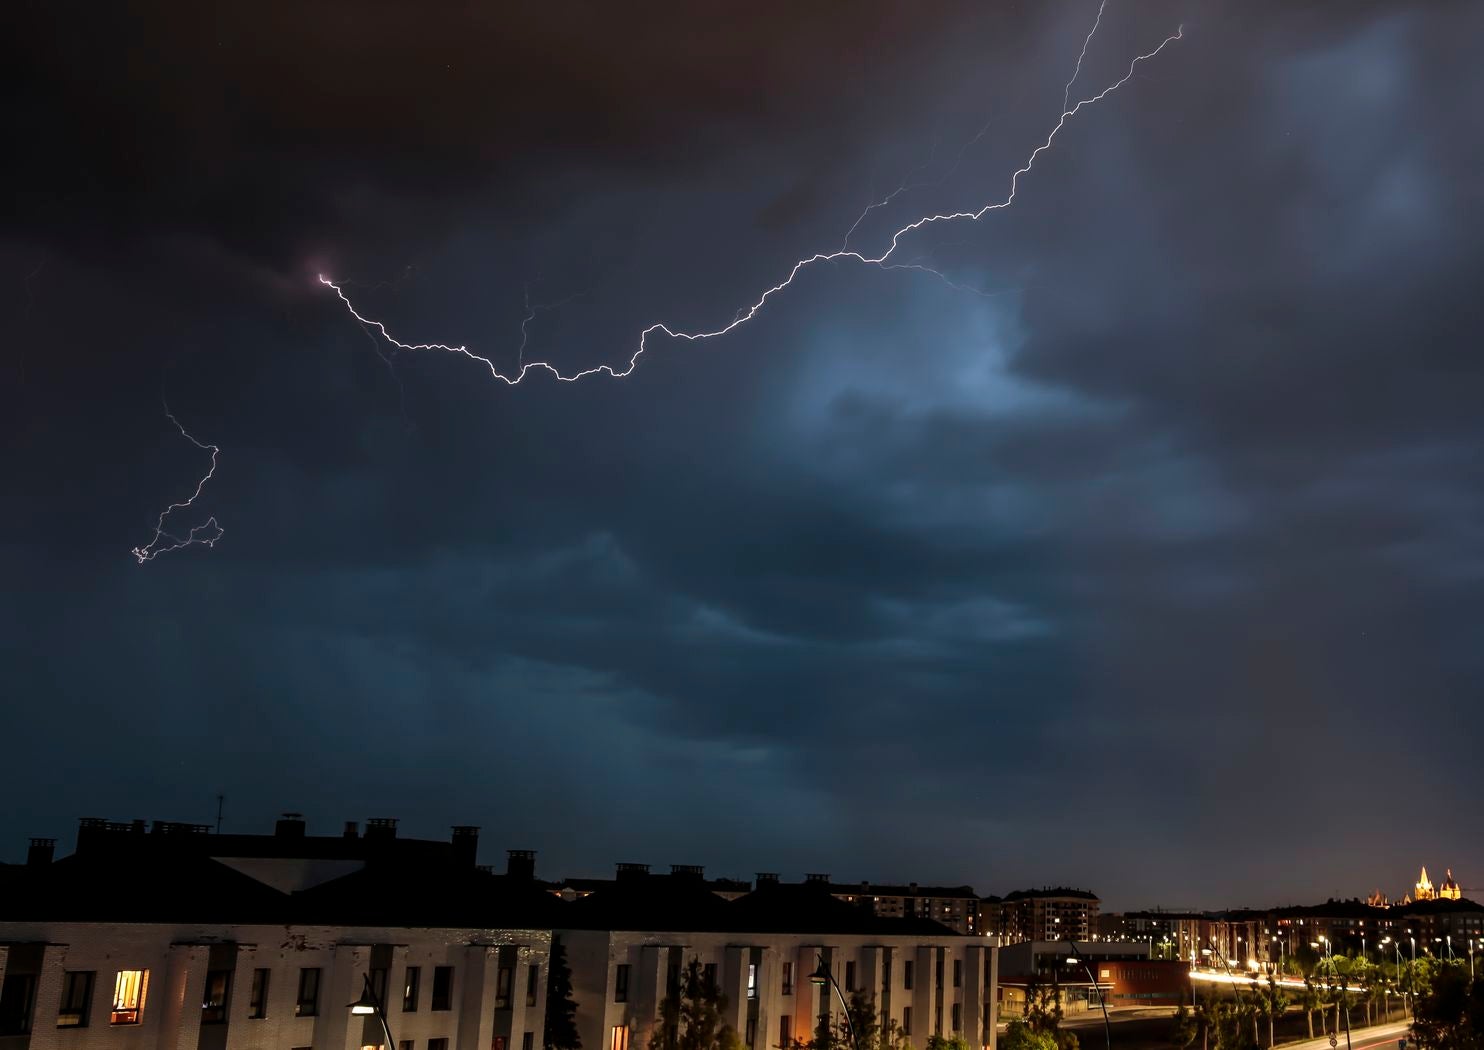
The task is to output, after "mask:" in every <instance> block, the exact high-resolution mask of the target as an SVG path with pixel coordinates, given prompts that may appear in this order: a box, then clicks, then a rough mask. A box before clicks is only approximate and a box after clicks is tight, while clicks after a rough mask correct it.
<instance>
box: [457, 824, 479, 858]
mask: <svg viewBox="0 0 1484 1050" xmlns="http://www.w3.org/2000/svg"><path fill="white" fill-rule="evenodd" d="M477 856H479V829H478V828H477V827H475V826H474V825H473V824H455V825H454V829H453V859H454V860H455V861H456V862H457V863H459V864H462V865H464V866H465V867H467V868H472V867H474V858H475V857H477Z"/></svg>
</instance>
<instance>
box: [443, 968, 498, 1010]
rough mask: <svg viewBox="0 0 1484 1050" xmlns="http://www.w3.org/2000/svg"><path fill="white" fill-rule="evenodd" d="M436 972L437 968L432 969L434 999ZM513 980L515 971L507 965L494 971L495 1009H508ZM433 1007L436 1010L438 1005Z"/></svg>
mask: <svg viewBox="0 0 1484 1050" xmlns="http://www.w3.org/2000/svg"><path fill="white" fill-rule="evenodd" d="M438 969H439V970H441V969H443V967H441V966H440V967H439V968H438ZM437 974H438V971H437V970H435V971H433V996H434V998H435V999H436V998H437V995H438V978H437ZM514 980H515V971H514V970H512V969H511V968H510V967H508V966H502V967H500V969H499V971H498V972H496V974H495V1009H496V1010H508V1009H510V985H511V982H513V981H514ZM433 1009H435V1010H436V1009H438V1007H436V1006H435V1007H433Z"/></svg>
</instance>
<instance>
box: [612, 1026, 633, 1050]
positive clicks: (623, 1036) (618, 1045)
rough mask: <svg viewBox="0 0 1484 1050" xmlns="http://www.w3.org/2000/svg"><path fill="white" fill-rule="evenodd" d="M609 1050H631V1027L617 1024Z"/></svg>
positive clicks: (614, 1027)
mask: <svg viewBox="0 0 1484 1050" xmlns="http://www.w3.org/2000/svg"><path fill="white" fill-rule="evenodd" d="M608 1050H629V1026H628V1025H626V1024H616V1025H614V1026H613V1033H612V1036H611V1037H610V1038H609V1040H608Z"/></svg>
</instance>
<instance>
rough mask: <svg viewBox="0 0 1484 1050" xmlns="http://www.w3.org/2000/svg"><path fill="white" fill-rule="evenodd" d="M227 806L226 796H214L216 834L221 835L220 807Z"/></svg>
mask: <svg viewBox="0 0 1484 1050" xmlns="http://www.w3.org/2000/svg"><path fill="white" fill-rule="evenodd" d="M226 804H227V796H226V795H223V794H218V795H217V796H216V833H217V834H218V835H220V834H221V833H222V807H224V806H225V805H226Z"/></svg>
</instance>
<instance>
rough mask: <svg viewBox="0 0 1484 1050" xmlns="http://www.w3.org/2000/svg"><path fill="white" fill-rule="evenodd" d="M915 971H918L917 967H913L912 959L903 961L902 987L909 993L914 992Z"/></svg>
mask: <svg viewBox="0 0 1484 1050" xmlns="http://www.w3.org/2000/svg"><path fill="white" fill-rule="evenodd" d="M914 969H916V967H914V966H913V965H912V960H911V959H905V960H903V961H902V987H903V988H905V989H907V991H909V992H910V991H911V990H912V971H913V970H914Z"/></svg>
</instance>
